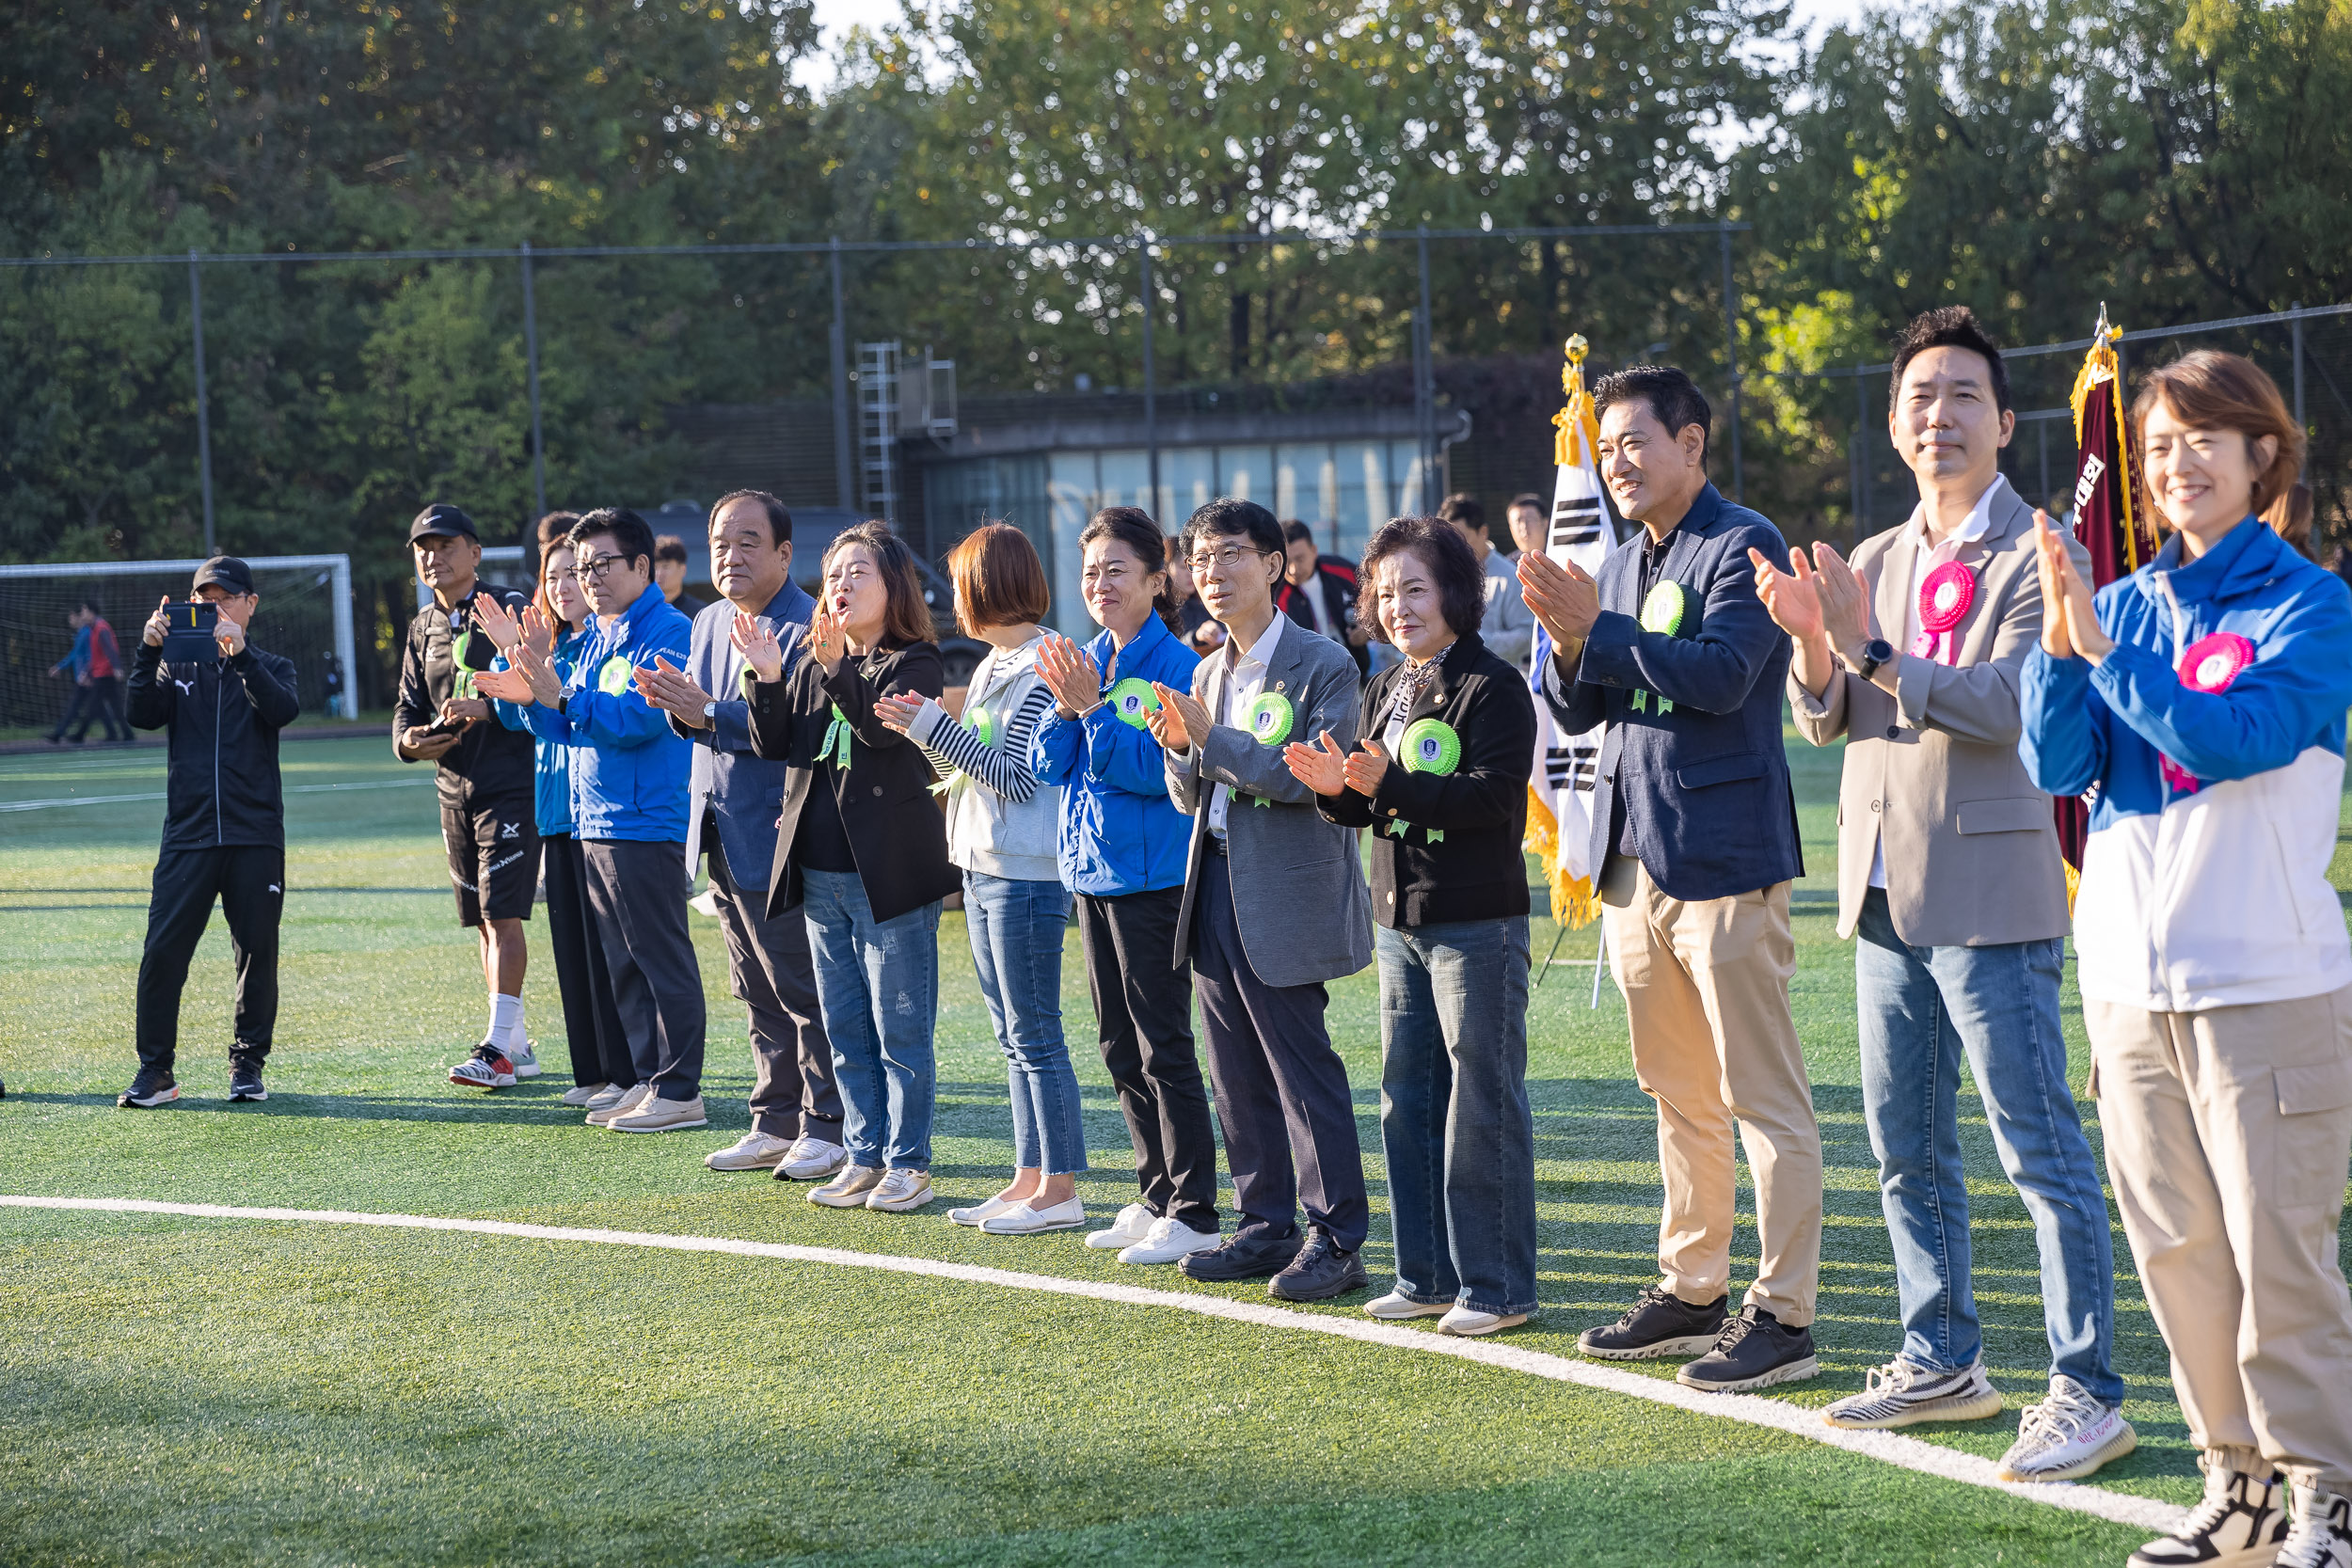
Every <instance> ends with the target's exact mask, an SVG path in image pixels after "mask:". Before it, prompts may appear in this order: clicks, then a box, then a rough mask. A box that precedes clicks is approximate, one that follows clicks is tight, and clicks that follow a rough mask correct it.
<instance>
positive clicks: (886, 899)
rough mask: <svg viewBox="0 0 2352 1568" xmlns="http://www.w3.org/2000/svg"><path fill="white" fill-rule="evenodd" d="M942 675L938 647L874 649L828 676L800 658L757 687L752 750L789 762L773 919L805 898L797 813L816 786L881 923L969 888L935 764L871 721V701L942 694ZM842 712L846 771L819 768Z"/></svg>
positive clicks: (772, 886) (771, 890)
mask: <svg viewBox="0 0 2352 1568" xmlns="http://www.w3.org/2000/svg"><path fill="white" fill-rule="evenodd" d="M944 673H945V672H944V669H943V666H942V665H941V662H940V657H939V645H938V644H937V643H935V642H911V643H909V644H907V645H906V646H905V647H903V648H877V649H875V650H874V651H873V652H871V653H868V654H866V655H865V656H864V657H860V658H850V657H843V659H842V660H841V662H840V664H839V665H838V666H836V667H835V668H834V673H832V674H830V675H828V674H826V673H824V672H823V671H822V670H820V669H818V665H817V661H816V660H815V659H812V658H807V657H803V658H802V659H800V660H799V661H798V662H797V663H796V664H794V666H793V667H792V669H791V670H790V671H788V672H787V673H786V675H785V677H784V679H782V680H780V681H760V680H755V681H754V682H753V683H752V685H751V690H750V696H751V729H752V751H753V752H754V753H755V755H758V756H763V757H766V758H767V759H768V760H770V761H771V762H782V763H786V764H787V765H788V771H787V773H786V774H785V784H784V810H783V812H782V814H781V815H779V816H777V818H776V863H775V867H774V870H773V872H772V874H771V876H770V877H769V879H768V913H769V914H770V916H771V917H772V916H775V915H777V914H781V913H782V912H783V911H786V910H788V909H790V908H792V906H793V905H795V904H798V903H799V902H800V901H801V867H800V861H799V859H798V858H797V857H796V856H795V855H794V853H793V851H794V849H795V848H796V847H798V845H799V840H800V831H801V808H802V807H803V806H804V805H806V804H807V803H808V792H809V789H810V787H811V786H812V785H814V784H820V780H819V775H820V774H821V775H822V778H821V786H822V787H826V788H830V789H831V790H832V791H833V792H834V794H833V798H834V804H836V805H837V806H838V807H839V808H840V811H841V825H842V827H843V829H844V830H846V831H847V832H848V834H849V838H850V853H851V854H852V855H853V856H854V857H855V858H856V860H857V874H858V880H859V881H860V882H862V883H864V884H865V887H866V903H867V904H869V905H870V906H872V909H873V911H874V918H875V919H876V920H877V921H884V920H895V919H897V918H898V916H899V915H902V914H904V913H906V912H907V911H909V910H918V909H921V908H922V907H923V906H924V905H926V904H928V903H930V902H931V901H932V900H934V899H938V898H944V897H946V895H948V894H950V893H953V892H955V891H956V890H957V889H958V888H960V887H961V886H962V885H963V881H962V878H961V874H960V873H958V872H957V870H956V868H955V867H954V866H953V865H952V864H950V863H948V860H947V825H946V816H944V815H943V814H942V813H941V812H940V809H939V802H938V801H937V800H933V799H932V798H931V792H930V789H931V784H932V781H933V774H932V772H931V765H930V763H929V762H927V761H926V760H924V756H923V752H922V749H921V748H920V747H918V746H916V745H915V744H914V742H913V741H911V740H909V739H908V738H907V737H906V736H902V735H900V734H898V731H896V730H890V729H885V728H883V727H882V722H881V721H879V720H877V719H876V718H875V717H874V699H875V698H877V697H882V696H886V695H890V694H893V693H898V692H912V693H914V694H916V695H919V696H924V697H936V696H938V695H939V692H940V685H941V679H942V676H943V674H944ZM834 705H839V706H840V709H841V712H842V714H843V716H844V717H846V718H847V719H848V720H849V721H850V728H851V730H852V731H853V732H854V733H853V735H852V737H851V739H850V766H849V768H848V769H847V770H846V771H845V770H844V769H842V768H837V767H835V766H834V764H833V763H831V762H830V761H827V762H819V761H818V757H817V748H818V745H819V744H821V743H822V742H823V740H824V737H825V731H826V729H827V728H828V727H829V726H830V725H831V723H832V721H833V710H834Z"/></svg>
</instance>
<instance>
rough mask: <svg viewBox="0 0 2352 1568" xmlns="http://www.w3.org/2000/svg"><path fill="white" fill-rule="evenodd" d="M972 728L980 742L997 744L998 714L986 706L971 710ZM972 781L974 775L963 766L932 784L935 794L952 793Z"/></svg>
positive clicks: (949, 771)
mask: <svg viewBox="0 0 2352 1568" xmlns="http://www.w3.org/2000/svg"><path fill="white" fill-rule="evenodd" d="M969 717H970V719H971V730H972V733H973V734H974V735H977V736H979V737H980V744H981V745H983V746H986V747H990V748H992V749H993V748H994V746H995V744H996V715H995V714H994V713H993V712H992V711H990V710H989V709H987V708H984V707H976V708H973V709H971V710H970V712H969ZM971 783H972V775H971V774H969V773H967V772H965V771H964V770H963V769H962V768H949V769H948V770H947V776H946V778H944V779H942V780H940V781H939V782H938V783H937V784H933V785H931V793H932V794H933V795H952V794H954V793H955V792H956V791H957V790H959V789H962V788H964V787H965V786H967V785H968V784H971Z"/></svg>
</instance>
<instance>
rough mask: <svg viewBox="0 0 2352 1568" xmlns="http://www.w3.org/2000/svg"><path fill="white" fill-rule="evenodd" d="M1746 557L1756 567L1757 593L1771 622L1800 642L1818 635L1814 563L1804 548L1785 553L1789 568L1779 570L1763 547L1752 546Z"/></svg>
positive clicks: (1819, 617) (1819, 629) (1819, 610)
mask: <svg viewBox="0 0 2352 1568" xmlns="http://www.w3.org/2000/svg"><path fill="white" fill-rule="evenodd" d="M1748 560H1749V561H1750V562H1753V563H1754V564H1755V566H1756V597H1757V598H1759V599H1762V600H1763V601H1764V610H1765V613H1766V614H1768V615H1770V616H1771V617H1772V625H1774V626H1778V627H1779V628H1780V629H1781V630H1783V631H1785V632H1787V633H1788V635H1789V636H1791V637H1793V638H1795V639H1796V640H1797V641H1800V642H1810V641H1813V640H1814V639H1815V638H1817V637H1819V636H1820V635H1821V601H1820V595H1818V594H1816V593H1815V592H1814V588H1813V566H1812V563H1811V562H1808V561H1806V560H1805V558H1804V551H1803V550H1790V551H1789V552H1788V570H1787V571H1785V572H1784V571H1782V570H1781V569H1780V568H1779V567H1777V566H1775V565H1773V564H1772V559H1771V558H1770V557H1769V556H1767V555H1766V554H1765V553H1764V552H1763V551H1762V550H1759V549H1756V548H1755V547H1753V546H1751V547H1750V548H1749V550H1748Z"/></svg>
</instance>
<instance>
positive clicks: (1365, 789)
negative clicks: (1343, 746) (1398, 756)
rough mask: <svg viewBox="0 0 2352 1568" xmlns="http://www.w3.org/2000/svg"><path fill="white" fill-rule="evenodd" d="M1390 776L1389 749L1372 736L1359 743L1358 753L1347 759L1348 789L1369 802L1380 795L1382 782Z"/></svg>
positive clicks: (1353, 753)
mask: <svg viewBox="0 0 2352 1568" xmlns="http://www.w3.org/2000/svg"><path fill="white" fill-rule="evenodd" d="M1388 775H1389V752H1388V749H1387V748H1386V747H1384V746H1382V745H1381V744H1380V742H1378V741H1377V740H1375V739H1373V738H1372V737H1371V736H1365V737H1364V738H1363V739H1362V740H1360V741H1359V742H1357V749H1356V751H1355V752H1352V753H1351V754H1350V755H1349V757H1348V759H1347V767H1346V777H1347V787H1348V788H1350V789H1352V790H1354V791H1355V792H1356V793H1357V794H1359V795H1360V796H1362V797H1363V798H1364V799H1366V800H1370V799H1372V797H1373V796H1375V794H1377V793H1379V790H1380V781H1381V780H1382V779H1385V778H1387V777H1388Z"/></svg>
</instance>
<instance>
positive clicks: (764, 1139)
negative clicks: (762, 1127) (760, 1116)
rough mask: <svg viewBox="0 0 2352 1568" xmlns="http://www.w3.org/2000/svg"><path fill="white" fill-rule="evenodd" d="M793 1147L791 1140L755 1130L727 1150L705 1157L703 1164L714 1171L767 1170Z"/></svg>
mask: <svg viewBox="0 0 2352 1568" xmlns="http://www.w3.org/2000/svg"><path fill="white" fill-rule="evenodd" d="M791 1147H792V1142H791V1140H790V1139H788V1138H779V1137H777V1136H776V1135H775V1134H774V1133H772V1132H760V1131H758V1130H757V1129H756V1128H755V1129H754V1130H753V1131H751V1132H746V1133H744V1134H743V1135H742V1136H741V1137H739V1138H738V1139H736V1140H735V1142H733V1143H731V1144H729V1145H728V1146H727V1147H726V1148H717V1149H713V1150H711V1151H710V1152H709V1153H708V1154H706V1155H704V1156H703V1164H706V1165H708V1166H709V1167H710V1168H711V1169H712V1170H766V1169H768V1168H769V1167H770V1166H771V1165H773V1164H775V1163H776V1162H777V1161H778V1160H781V1159H783V1158H784V1156H785V1151H786V1150H787V1149H789V1148H791Z"/></svg>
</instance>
